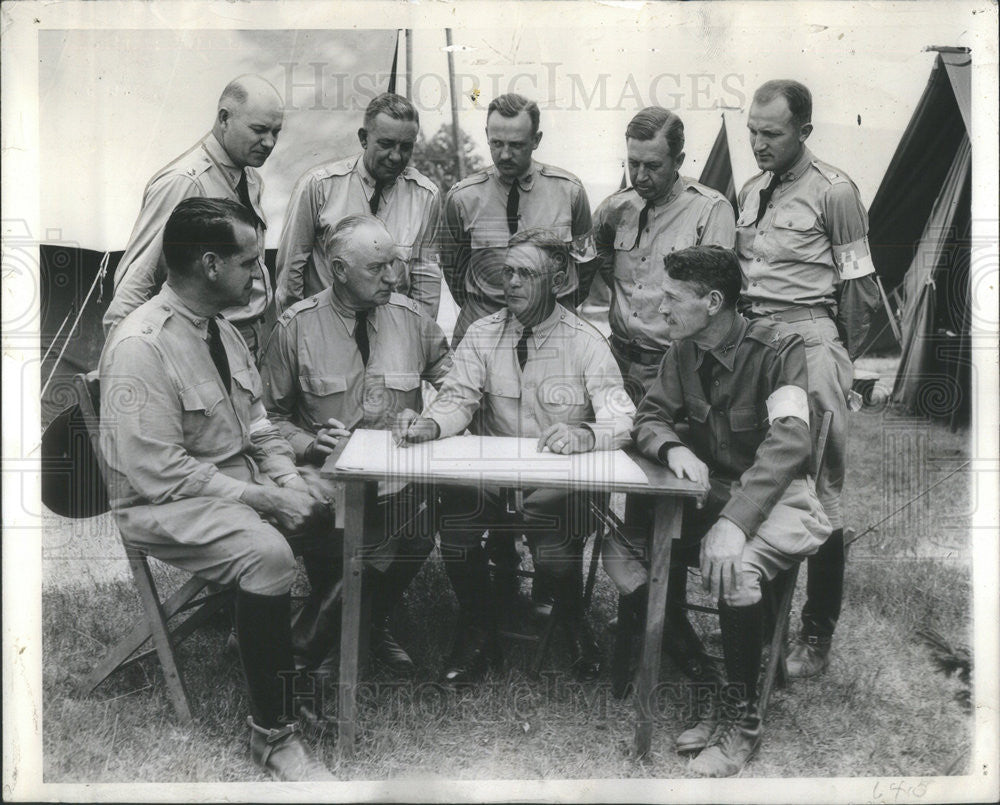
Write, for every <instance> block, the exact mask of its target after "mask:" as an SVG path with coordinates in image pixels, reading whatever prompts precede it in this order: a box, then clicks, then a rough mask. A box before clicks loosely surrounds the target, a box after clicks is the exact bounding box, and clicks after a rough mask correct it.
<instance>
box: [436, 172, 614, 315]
mask: <svg viewBox="0 0 1000 805" xmlns="http://www.w3.org/2000/svg"><path fill="white" fill-rule="evenodd" d="M517 182H518V188H519V193H520V199H519V202H518V215H517V229H518V231H521V230H524V229H532V228H534V227H545V228H546V229H551V230H553V231H554V232H555V233H556V234H557V235H558V236H559V237H561V238H562V239H563V240H564V241H565V242H566V243H567V244H568V245H569V247H570V255H571V258H572V259H571V260H570V264H569V270H568V272H567V278H566V285H565V287H564V288H563V293H562V296H561V297H560V298H561V299H570V300H572V299H574V298H576V299H582V298H583V297H586V295H587V292H588V291H589V290H590V283H591V280H592V279H593V272H594V270H595V269H596V265H588V266H587V268H586V269H585V270H584V271H581V270H580V269H582V268H583V265H584V264H588V263H590V262H591V261H592V260H593V259H594V257H595V251H594V245H593V233H592V231H591V230H592V223H591V218H590V202H589V201H588V200H587V193H586V191H585V190H584V189H583V184H581V182H580V180H579V179H577V178H576V177H575V176H574V175H573V174H572V173H569V172H567V171H564V170H562V169H560V168H555V167H552V166H551V165H543V164H541V163H539V162H532V163H531V170H530V171H529V172H528V175H527V176H523V177H521V178H520V179H518V180H517ZM510 188H511V185H510V184H508V183H507V182H506V181H505V180H504V179H502V178H501V177H500V175H499V173H497V170H496V168H495V167H492V166H491V167H489V168H486V169H485V170H481V171H478V172H477V173H474V174H472V175H471V176H468V177H466V178H465V179H463V180H462V181H461V182H459V183H458V184H456V185H455V186H454V187H453V188H452V189H451V191H450V192H449V193H448V195H447V196H445V200H444V214H443V225H442V229H441V268H442V269H443V271H444V278H445V281H446V282H447V283H448V287H449V288H450V289H451V293H452V296H454V297H455V301H456V302H458V303H459V304H460V305H462V304H465V297H466V294H468V295H471V296H477V297H480V298H485V299H490V300H493V302H495V303H496V304H497V306H498V307H503V305H504V304H505V299H504V293H503V264H504V259H505V258H506V255H507V242H508V241H509V240H510V237H511V234H510V230H509V229H508V227H507V197H508V194H509V193H510ZM581 273H582V274H583V276H581ZM570 304H571V305H572V304H573V302H572V301H570Z"/></svg>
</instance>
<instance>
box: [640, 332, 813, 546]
mask: <svg viewBox="0 0 1000 805" xmlns="http://www.w3.org/2000/svg"><path fill="white" fill-rule="evenodd" d="M706 362H708V363H709V364H710V365H709V366H703V364H705V363H706ZM702 375H704V378H703V377H702ZM706 382H707V385H706ZM807 388H808V386H807V382H806V350H805V344H804V342H803V340H802V336H800V335H798V334H797V333H792V332H785V331H783V330H779V329H778V325H776V324H775V323H774V322H771V321H768V320H767V319H758V320H756V321H752V322H748V321H747V320H746V319H745V318H743V317H742V316H740V315H737V316H736V319H735V321H734V322H733V326H732V328H731V329H730V331H729V333H728V334H727V336H726V337H725V338H724V339H723V340H722V342H721V343H720V344H719V346H717V347H715V348H714V349H711V350H709V351H707V352H706V351H704V350H702V349H701V348H699V347H698V346H697V345H696V344H695V343H694V342H693V341H690V340H684V341H680V342H678V343H677V344H676V345H674V347H673V349H670V350H668V351H667V354H666V357H665V358H664V360H663V364H662V365H661V366H660V374H659V376H658V377H657V378H656V380H655V381H654V382H653V384H652V385H651V386H650V389H649V391H648V392H647V394H646V396H645V397H644V398H643V400H642V402H641V403H640V404H639V411H638V413H637V414H636V416H635V430H634V432H633V435H634V436H635V441H636V445H637V446H638V447H639V449H640V450H641V451H642V452H643V453H644V454H645V455H647V456H649V457H650V458H653V459H657V460H663V457H662V456H661V455H660V452H661V451H662V450H664V448H669V447H672V446H675V445H679V444H685V445H687V446H688V447H689V448H690V449H691V451H692V452H693V453H694V454H695V455H696V456H697V457H698V458H699V459H701V460H702V461H703V462H705V464H707V465H708V468H709V471H710V472H711V474H712V475H713V477H718V478H721V479H724V480H729V481H731V482H732V490H731V491H732V497H731V498H730V499H729V502H728V503H727V504H726V506H725V508H723V510H722V516H723V517H725V518H727V519H728V520H732V521H733V522H734V523H735V524H736V525H738V526H739V527H740V528H741V529H743V532H744V533H745V534H747V535H748V536H752V535H753V534H755V533H756V532H757V529H758V528H760V525H761V523H763V522H764V520H766V519H767V516H768V514H770V512H771V509H772V508H774V504H775V503H777V502H778V500H779V499H780V498H781V496H782V495H783V494H784V492H785V490H786V489H787V488H788V485H789V484H790V483H791V482H792V481H793V480H794V479H796V478H805V476H806V472H807V469H808V465H809V457H810V454H811V453H810V451H811V446H810V445H811V442H810V436H809V405H808V401H807V394H806V389H807ZM680 423H686V424H687V428H688V429H687V434H686V435H685V437H684V438H683V439H681V438H680V436H678V434H677V426H678V425H679V424H680Z"/></svg>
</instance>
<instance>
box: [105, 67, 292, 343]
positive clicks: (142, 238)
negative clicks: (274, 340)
mask: <svg viewBox="0 0 1000 805" xmlns="http://www.w3.org/2000/svg"><path fill="white" fill-rule="evenodd" d="M282 105H283V104H282V100H281V96H280V95H278V91H277V90H276V89H275V88H274V87H273V86H272V85H271V84H270V83H269V82H267V81H266V80H265V79H263V78H261V77H260V76H256V75H244V76H240V77H239V78H235V79H233V80H232V81H231V82H230V83H229V84H228V86H226V88H225V89H224V90H223V92H222V96H221V97H220V98H219V105H218V111H217V113H216V118H215V124H214V125H213V127H212V131H211V133H210V134H208V135H206V136H205V137H204V138H202V139H201V140H200V141H199V142H198V143H197V144H196V145H195V146H194V147H193V148H191V149H190V150H189V151H188V152H187V153H185V154H184V155H182V156H180V157H178V158H177V159H176V160H174V161H173V162H171V163H170V164H169V165H167V167H165V168H163V169H162V170H160V171H159V172H158V173H157V174H156V175H155V176H153V178H152V179H150V180H149V184H147V185H146V189H145V191H144V192H143V196H142V209H141V210H140V211H139V218H138V219H137V220H136V222H135V227H134V228H133V230H132V236H131V238H129V242H128V246H127V247H126V249H125V254H124V255H122V259H121V262H120V263H119V264H118V267H117V268H116V269H115V294H114V297H113V298H112V299H111V303H110V304H109V305H108V309H107V311H106V312H105V314H104V330H105V333H108V332H110V331H111V328H112V327H114V326H115V325H116V324H117V323H118V322H119V321H121V320H122V319H123V318H124V317H125V316H127V315H128V314H129V313H130V312H131V311H133V310H135V308H137V307H139V305H141V304H142V303H143V302H145V301H146V300H147V299H149V298H150V297H151V296H152V295H153V294H155V293H156V291H157V290H158V289H159V287H160V285H162V284H163V281H164V280H165V279H166V276H167V264H166V260H165V258H164V256H163V225H164V224H165V223H166V221H167V218H168V217H169V215H170V213H171V212H173V210H174V208H175V207H176V206H177V204H178V203H179V202H180V201H182V200H183V199H186V198H191V197H195V196H201V197H203V198H226V199H230V200H232V201H236V202H238V203H240V204H242V205H243V206H244V207H246V208H247V209H248V210H250V211H251V212H252V214H253V216H254V221H255V227H256V229H257V237H258V240H259V242H260V261H259V264H258V265H257V268H256V269H255V270H254V277H253V291H252V292H251V294H250V301H249V302H247V303H246V304H242V305H238V306H235V307H232V308H228V309H226V310H224V311H222V315H224V316H225V317H226V318H227V319H229V321H231V322H233V324H235V325H236V327H237V329H238V330H239V331H240V334H241V335H242V336H243V339H244V340H245V341H246V342H247V346H248V347H250V352H251V353H252V354H253V355H254V356H255V357H256V356H257V355H258V351H259V348H260V344H261V342H262V340H263V339H262V335H263V334H262V333H261V325H262V320H263V317H264V314H265V311H266V309H267V306H268V304H269V303H270V301H271V295H272V293H271V280H270V278H269V277H268V273H267V267H266V266H265V265H264V231H265V230H266V228H267V222H266V220H265V219H264V212H263V209H262V207H261V195H262V193H263V191H264V185H263V182H262V180H261V178H260V174H259V173H258V172H257V171H256V170H255V169H256V168H259V167H260V166H261V165H263V164H264V162H265V161H266V160H267V158H268V157H269V156H270V155H271V152H272V151H273V150H274V146H275V144H276V143H277V141H278V134H279V133H280V132H281V124H282V120H283V117H284V111H283V109H282Z"/></svg>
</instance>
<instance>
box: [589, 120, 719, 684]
mask: <svg viewBox="0 0 1000 805" xmlns="http://www.w3.org/2000/svg"><path fill="white" fill-rule="evenodd" d="M625 147H626V149H627V154H628V170H629V179H630V180H631V183H632V186H631V187H628V188H626V189H624V190H619V191H618V192H617V193H614V194H613V195H611V196H609V197H608V198H607V199H605V200H604V202H603V203H602V204H601V206H600V207H598V209H597V212H596V214H595V216H594V241H595V243H596V246H597V254H598V259H599V261H600V262H599V265H600V272H601V276H602V277H603V278H604V281H605V283H606V284H607V285H608V287H609V288H611V289H612V300H611V309H610V312H609V323H610V324H611V352H612V354H613V355H614V356H615V360H616V361H617V362H618V367H619V368H620V369H621V372H622V376H623V377H624V379H625V388H626V390H627V391H628V393H629V395H630V396H631V397H632V400H633V401H634V402H635V403H636V404H637V405H638V404H639V401H640V400H642V398H643V396H644V395H645V394H646V392H647V391H648V390H649V388H650V386H651V384H652V383H653V381H654V380H655V379H656V376H657V371H658V369H659V366H660V364H661V363H662V362H663V355H664V353H665V352H666V350H667V348H668V347H669V346H670V338H669V336H668V334H667V333H668V330H669V327H668V325H667V322H666V321H665V320H664V318H663V315H662V314H661V313H660V302H661V301H662V299H663V291H662V282H663V260H664V258H665V257H666V256H667V255H669V254H671V253H673V252H675V251H679V250H680V249H684V248H686V247H688V246H696V245H717V246H723V247H725V248H727V249H731V248H732V247H733V243H734V240H735V219H734V216H733V209H732V207H731V206H730V204H729V202H728V201H726V198H725V196H723V195H722V194H721V193H718V192H716V191H715V190H712V189H711V188H708V187H705V186H704V185H701V184H698V182H696V181H694V180H693V179H689V178H687V177H686V176H681V175H680V168H681V165H683V164H684V124H683V122H682V121H681V119H680V118H679V117H678V116H677V115H675V114H674V113H673V112H671V111H668V110H667V109H663V108H661V107H659V106H649V107H647V108H645V109H643V110H642V111H640V112H639V113H638V114H636V116H635V117H633V118H632V120H631V121H629V124H628V126H627V127H626V129H625ZM652 519H653V518H652V509H651V507H650V504H649V503H648V501H646V500H645V499H644V498H642V497H640V498H638V499H637V498H636V497H633V496H629V498H628V499H627V501H626V509H625V524H626V527H627V528H626V533H625V534H624V535H620V534H618V532H616V537H617V536H624V537H625V538H626V539H625V540H624V541H619V540H618V539H617V538H616V539H612V540H607V541H606V542H605V544H604V566H605V569H606V570H607V572H608V574H609V575H610V576H611V578H612V579H613V580H614V581H615V583H616V584H617V585H618V588H619V590H620V591H621V592H622V597H621V599H620V601H619V618H618V628H617V640H618V642H619V646H618V647H617V648H616V651H615V653H614V656H615V660H616V662H615V665H614V666H613V669H612V680H613V687H614V690H615V693H616V694H617V695H623V694H624V692H625V688H626V686H627V683H628V680H629V678H630V677H631V671H632V666H633V665H634V664H635V661H636V660H637V653H636V651H635V650H634V649H636V648H637V646H632V645H631V644H632V643H634V642H635V639H636V638H637V637H638V635H639V634H640V633H641V631H642V625H643V622H644V621H645V607H646V600H647V587H646V580H647V575H648V573H647V566H648V556H647V552H646V548H647V545H648V540H649V535H650V526H649V524H650V523H651V522H652ZM686 580H687V574H686V573H684V574H683V575H682V576H680V577H678V578H677V579H675V580H673V582H672V583H671V585H670V589H671V591H672V595H671V600H672V601H675V600H680V601H683V598H684V584H685V583H686ZM677 615H681V617H679V618H678V617H675V616H677ZM667 624H668V625H673V626H674V627H675V628H673V629H671V631H670V633H668V634H667V635H666V636H665V639H664V647H665V649H666V650H667V651H669V652H670V653H671V654H672V656H673V658H674V660H675V661H676V662H677V663H678V665H679V666H680V667H681V668H682V669H683V670H684V671H685V672H686V673H688V674H689V675H692V676H700V675H701V668H700V667H699V664H700V663H701V658H700V654H701V644H700V641H699V640H698V638H697V636H696V635H695V634H694V632H692V631H691V629H690V628H689V627H688V623H687V619H686V618H683V616H682V613H681V612H680V611H679V610H677V609H676V608H675V607H671V608H670V613H669V617H668V619H667Z"/></svg>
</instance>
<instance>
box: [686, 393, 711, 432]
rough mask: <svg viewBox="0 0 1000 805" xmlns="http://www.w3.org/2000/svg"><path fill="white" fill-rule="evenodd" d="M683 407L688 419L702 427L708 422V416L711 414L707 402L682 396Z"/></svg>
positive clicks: (698, 398) (699, 398)
mask: <svg viewBox="0 0 1000 805" xmlns="http://www.w3.org/2000/svg"><path fill="white" fill-rule="evenodd" d="M684 407H685V408H686V409H687V415H688V419H690V420H692V421H694V422H698V423H699V424H702V425H703V424H705V422H707V421H708V415H709V414H710V413H711V412H712V406H711V405H709V404H708V400H705V399H702V398H701V397H693V396H688V395H684Z"/></svg>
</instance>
